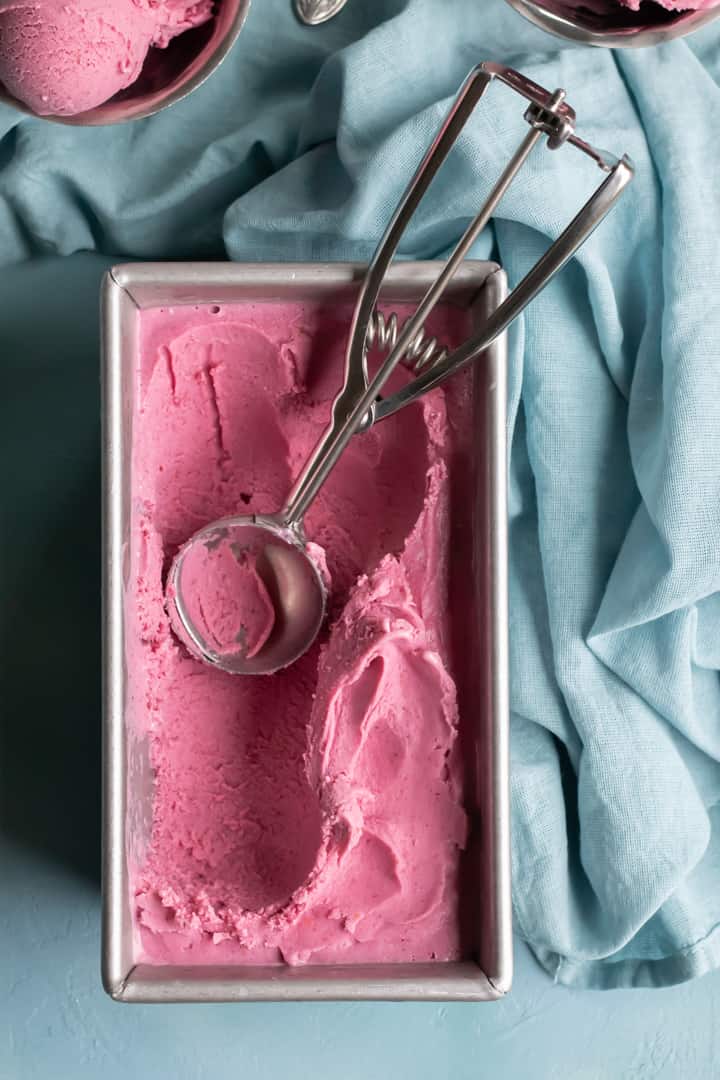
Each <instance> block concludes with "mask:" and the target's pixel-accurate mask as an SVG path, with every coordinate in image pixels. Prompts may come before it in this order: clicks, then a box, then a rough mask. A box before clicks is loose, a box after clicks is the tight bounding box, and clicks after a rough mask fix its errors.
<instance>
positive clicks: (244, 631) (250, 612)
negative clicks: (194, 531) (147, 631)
mask: <svg viewBox="0 0 720 1080" xmlns="http://www.w3.org/2000/svg"><path fill="white" fill-rule="evenodd" d="M258 564H259V560H258V558H257V555H256V553H255V552H253V551H252V550H249V549H247V548H244V549H243V550H241V551H237V550H236V549H235V545H234V544H233V543H231V542H230V541H229V540H227V539H222V540H220V542H219V543H211V544H197V543H196V544H191V545H190V546H189V548H188V551H187V553H186V554H185V556H184V557H183V561H182V575H181V577H182V581H181V585H182V596H183V602H184V605H185V608H186V609H187V614H188V616H189V618H190V621H191V623H192V625H193V626H195V627H197V629H198V630H199V631H200V633H201V635H202V639H203V641H205V642H207V644H208V645H210V646H211V647H212V649H213V651H214V652H216V653H217V654H218V655H219V656H229V655H232V654H233V653H238V652H240V653H242V654H243V656H245V657H246V658H247V659H248V660H250V659H252V657H253V656H257V654H258V653H259V652H260V650H261V649H262V647H263V645H264V644H265V643H266V641H267V640H268V638H269V637H270V635H271V633H272V630H273V627H274V625H275V609H274V607H273V602H272V600H271V598H270V594H269V592H268V589H267V586H266V584H265V582H264V581H263V577H262V573H261V568H260V566H259V565H258ZM174 610H175V609H174V606H173V607H172V609H171V611H172V612H173V613H174ZM171 618H172V615H171ZM173 629H174V630H175V631H176V633H177V634H178V636H179V637H180V638H181V639H184V631H182V630H181V629H180V628H179V627H178V626H176V625H175V623H174V621H173Z"/></svg>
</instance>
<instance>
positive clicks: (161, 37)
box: [0, 0, 250, 126]
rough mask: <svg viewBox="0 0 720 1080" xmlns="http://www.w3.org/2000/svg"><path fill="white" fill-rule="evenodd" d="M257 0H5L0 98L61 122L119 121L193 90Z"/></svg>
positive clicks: (1, 4) (0, 19) (0, 10)
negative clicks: (252, 3)
mask: <svg viewBox="0 0 720 1080" xmlns="http://www.w3.org/2000/svg"><path fill="white" fill-rule="evenodd" d="M249 7H250V0H0V101H3V102H4V103H5V104H8V105H13V106H14V107H15V108H17V109H19V110H20V111H22V112H25V113H28V114H30V115H34V116H41V117H42V118H43V119H46V120H51V121H54V122H56V123H63V124H73V125H78V126H94V125H101V124H117V123H121V122H123V121H125V120H136V119H139V118H141V117H145V116H150V115H151V114H152V113H156V112H159V111H160V110H161V109H164V108H166V107H167V106H169V105H172V104H174V103H175V102H177V101H179V100H180V99H181V98H183V97H186V96H187V95H188V94H189V93H191V91H193V90H195V89H196V88H197V87H198V86H200V84H201V83H203V82H204V81H205V79H207V78H208V76H209V75H211V74H212V72H213V71H214V70H215V69H216V68H217V67H218V65H219V64H220V63H221V62H222V60H223V59H224V58H225V56H226V55H227V53H228V52H229V50H230V48H231V47H232V45H233V43H234V42H235V40H236V38H237V36H238V34H239V33H240V30H241V29H242V26H243V23H244V21H245V18H246V15H247V12H248V9H249Z"/></svg>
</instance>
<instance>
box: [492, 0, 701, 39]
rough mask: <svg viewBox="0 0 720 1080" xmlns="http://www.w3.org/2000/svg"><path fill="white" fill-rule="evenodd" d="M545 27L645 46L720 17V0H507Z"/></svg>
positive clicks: (566, 35)
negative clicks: (631, 0)
mask: <svg viewBox="0 0 720 1080" xmlns="http://www.w3.org/2000/svg"><path fill="white" fill-rule="evenodd" d="M507 2H508V3H509V4H511V5H512V7H514V8H515V10H516V11H519V12H520V14H521V15H524V16H525V18H526V19H529V20H530V21H531V22H533V23H535V24H536V26H540V27H541V28H542V29H543V30H549V31H550V33H552V34H555V35H557V36H558V37H564V38H569V39H570V40H571V41H578V42H582V43H584V44H586V45H602V46H606V47H608V48H617V47H622V48H643V47H646V46H648V45H660V44H662V42H663V41H670V40H671V39H672V38H677V37H684V36H685V35H686V34H691V33H693V31H695V30H699V29H701V27H703V26H705V25H707V23H709V22H712V20H713V19H716V18H717V17H718V16H720V0H633V3H632V4H631V3H630V2H624V0H507Z"/></svg>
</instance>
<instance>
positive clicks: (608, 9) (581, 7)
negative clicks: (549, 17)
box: [546, 0, 720, 22]
mask: <svg viewBox="0 0 720 1080" xmlns="http://www.w3.org/2000/svg"><path fill="white" fill-rule="evenodd" d="M718 3H720V0H547V3H546V6H547V7H548V8H550V9H552V10H555V11H557V13H558V14H560V15H563V14H569V15H572V14H574V13H575V12H577V13H581V12H582V13H583V14H585V13H588V12H591V13H592V14H593V15H594V16H597V18H598V19H599V20H602V18H603V17H608V18H609V19H610V20H612V19H613V17H614V15H615V14H616V13H617V11H618V6H621V7H625V8H629V9H630V10H631V11H642V12H643V14H644V15H646V16H647V20H646V21H648V22H651V21H652V19H653V9H655V11H656V13H657V6H658V5H659V6H660V7H663V8H665V10H666V11H670V12H673V11H676V12H682V11H704V10H705V9H706V8H713V7H717V6H718ZM657 14H660V13H657Z"/></svg>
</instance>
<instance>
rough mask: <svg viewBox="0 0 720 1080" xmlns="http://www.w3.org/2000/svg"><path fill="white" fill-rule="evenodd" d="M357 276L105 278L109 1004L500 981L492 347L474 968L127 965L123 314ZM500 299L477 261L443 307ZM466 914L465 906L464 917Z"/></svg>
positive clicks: (479, 366) (396, 996)
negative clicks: (451, 303)
mask: <svg viewBox="0 0 720 1080" xmlns="http://www.w3.org/2000/svg"><path fill="white" fill-rule="evenodd" d="M364 272H365V267H364V266H360V265H355V264H348V263H337V264H327V263H325V264H302V265H298V264H295V265H290V264H286V265H277V264H251V265H238V264H228V263H213V264H202V263H184V264H183V263H155V264H153V263H145V264H136V265H127V266H119V267H116V268H115V269H113V270H112V271H111V272H110V273H109V274H108V275H107V276H106V278H105V282H104V286H103V295H102V322H103V376H102V378H103V399H104V401H103V418H104V434H103V451H104V582H103V595H104V678H105V682H104V720H103V733H104V745H103V784H104V800H103V818H104V822H103V842H104V851H103V933H102V973H103V983H104V986H105V989H106V990H107V992H108V993H109V994H110V995H111V996H112V997H113V998H115V999H116V1000H118V1001H128V1002H132V1001H136V1002H170V1001H260V1000H262V1001H288V1000H338V999H357V1000H388V1001H389V1000H395V1001H411V1000H436V1001H487V1000H492V999H495V998H499V997H502V996H503V995H504V994H505V993H506V992H507V991H508V989H509V987H510V982H511V978H512V930H511V909H510V853H509V845H510V823H509V804H508V786H509V775H508V774H509V763H508V674H507V632H508V617H507V528H506V475H507V466H506V462H507V446H506V366H507V358H506V343H505V340H504V338H500V339H498V340H497V341H496V342H495V343H494V344H493V345H492V346H491V347H490V348H489V349H488V350H487V352H486V353H485V355H484V356H483V357H482V358H481V359H480V360H479V361H477V362H476V363H475V366H474V376H473V377H474V400H475V403H476V409H477V413H476V431H477V468H476V478H477V480H476V514H475V531H476V543H475V551H476V565H475V567H474V590H475V598H474V602H475V609H476V610H477V612H478V657H477V667H478V675H479V679H478V686H479V691H478V694H479V697H480V700H479V701H478V703H477V729H476V739H475V749H476V753H475V755H474V757H475V760H476V768H475V772H476V776H475V784H474V786H475V789H476V791H475V793H474V796H473V798H474V799H475V803H476V805H475V807H474V813H473V815H472V819H473V824H472V828H473V837H474V849H475V850H476V851H477V858H476V859H475V860H474V863H475V864H476V865H474V868H473V876H474V878H475V880H476V882H477V886H476V887H477V905H476V906H477V916H476V918H477V932H476V934H474V937H475V943H476V944H475V957H474V959H473V960H468V961H462V962H457V963H440V962H438V963H428V964H386V965H372V966H368V965H350V964H348V965H342V966H325V965H314V966H307V967H284V966H280V965H277V966H265V967H258V966H240V965H238V966H227V965H226V966H209V967H175V966H155V965H150V964H147V963H143V962H138V959H137V957H136V955H135V944H134V933H133V913H132V905H131V896H130V890H129V877H128V866H127V842H128V821H129V815H131V817H132V822H133V828H135V829H136V828H138V823H141V826H142V823H144V828H146V829H147V828H148V823H149V821H150V819H151V794H152V792H151V783H150V782H149V781H148V777H147V775H145V777H143V775H142V772H143V770H142V769H141V768H138V765H137V762H136V761H135V760H131V759H130V758H129V740H128V739H127V733H126V729H125V692H126V688H125V683H126V668H125V642H124V616H123V609H124V589H125V575H126V573H127V563H126V559H127V551H128V535H129V528H130V458H131V440H132V430H131V418H132V405H133V401H132V397H133V392H134V380H133V372H134V369H135V365H134V360H135V350H136V335H137V322H138V320H137V311H138V310H139V309H142V308H148V307H158V306H166V305H172V306H178V305H180V304H212V303H232V302H238V301H242V300H248V299H252V300H255V301H258V300H268V301H269V300H280V299H301V298H305V299H320V298H328V297H333V298H338V299H342V298H345V299H349V298H351V297H352V296H353V295H354V292H355V291H356V289H357V287H358V285H359V283H360V281H361V280H362V277H363V275H364ZM436 274H437V264H433V263H417V262H416V263H413V262H407V263H401V264H398V265H396V266H395V267H393V268H392V269H391V271H390V273H389V275H388V278H387V281H386V287H385V288H384V290H383V301H386V300H387V301H390V302H393V301H395V302H400V301H409V302H412V301H414V300H417V299H419V297H420V296H421V294H422V293H423V292H424V290H425V288H426V287H427V286H428V285H429V284H430V282H431V281H432V280H433V279H434V277H435V276H436ZM505 291H506V281H505V275H504V273H503V272H502V271H501V270H499V268H498V267H497V266H495V265H493V264H491V263H482V262H468V263H466V264H465V265H464V266H463V267H462V268H461V270H460V271H459V272H458V274H457V275H456V277H455V279H454V280H453V282H452V284H451V286H450V289H449V290H448V294H447V298H448V299H451V300H453V302H456V303H461V304H467V306H468V307H469V308H470V309H471V310H472V312H473V313H474V314H475V315H476V317H477V320H478V321H480V320H482V319H484V318H486V317H487V315H488V313H489V312H490V311H492V310H493V309H494V308H496V307H497V306H498V304H499V303H500V302H501V301H502V299H503V297H504V295H505ZM145 773H146V774H147V769H145ZM473 906H474V905H473Z"/></svg>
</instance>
